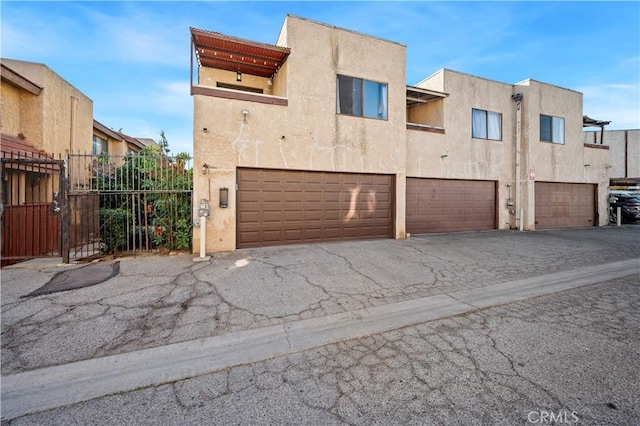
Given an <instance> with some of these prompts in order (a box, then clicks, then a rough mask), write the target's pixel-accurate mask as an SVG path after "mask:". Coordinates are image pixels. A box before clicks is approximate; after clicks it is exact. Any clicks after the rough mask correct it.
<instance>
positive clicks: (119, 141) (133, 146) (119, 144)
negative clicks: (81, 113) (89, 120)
mask: <svg viewBox="0 0 640 426" xmlns="http://www.w3.org/2000/svg"><path fill="white" fill-rule="evenodd" d="M149 145H155V146H157V145H158V143H157V142H156V141H154V140H153V139H151V138H134V137H132V136H129V135H126V134H124V133H122V132H121V131H119V130H118V131H115V130H112V129H109V128H108V127H107V126H105V125H104V124H102V123H100V122H99V121H96V120H93V149H92V151H91V154H92V155H100V154H101V153H107V154H109V155H111V156H122V155H126V154H131V153H135V152H140V151H141V150H143V149H144V148H145V147H147V146H149Z"/></svg>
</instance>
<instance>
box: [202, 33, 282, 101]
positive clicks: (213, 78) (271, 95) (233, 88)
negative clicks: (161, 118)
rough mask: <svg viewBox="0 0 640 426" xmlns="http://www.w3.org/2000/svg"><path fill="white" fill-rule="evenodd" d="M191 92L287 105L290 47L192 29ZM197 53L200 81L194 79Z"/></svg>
mask: <svg viewBox="0 0 640 426" xmlns="http://www.w3.org/2000/svg"><path fill="white" fill-rule="evenodd" d="M191 46H192V49H191V94H192V95H194V94H196V95H204V96H213V97H219V98H225V99H239V100H243V101H249V102H258V103H265V104H271V105H285V106H286V105H287V104H288V100H287V98H286V60H287V57H288V56H289V53H290V49H288V48H286V47H280V46H274V45H269V44H264V43H259V42H255V41H249V40H244V39H240V38H236V37H231V36H227V35H223V34H220V33H215V32H210V31H204V30H198V29H195V28H191ZM194 56H195V59H196V61H197V65H198V76H197V78H198V83H197V84H194V82H193V68H194Z"/></svg>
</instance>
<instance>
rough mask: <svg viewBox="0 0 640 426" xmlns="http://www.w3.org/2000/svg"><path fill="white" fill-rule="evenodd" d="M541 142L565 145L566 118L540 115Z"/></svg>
mask: <svg viewBox="0 0 640 426" xmlns="http://www.w3.org/2000/svg"><path fill="white" fill-rule="evenodd" d="M540 140H541V141H543V142H552V143H558V144H564V118H560V117H552V116H550V115H540Z"/></svg>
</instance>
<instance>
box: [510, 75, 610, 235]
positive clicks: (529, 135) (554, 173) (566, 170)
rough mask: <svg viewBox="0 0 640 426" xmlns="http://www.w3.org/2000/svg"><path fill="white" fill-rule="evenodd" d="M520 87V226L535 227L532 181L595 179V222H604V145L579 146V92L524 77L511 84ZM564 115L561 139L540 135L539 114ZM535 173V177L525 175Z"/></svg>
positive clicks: (606, 160)
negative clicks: (551, 140) (557, 141)
mask: <svg viewBox="0 0 640 426" xmlns="http://www.w3.org/2000/svg"><path fill="white" fill-rule="evenodd" d="M516 90H517V91H519V92H521V93H523V95H524V98H523V129H524V131H523V138H522V139H523V142H522V152H523V159H522V161H523V167H522V172H523V176H522V179H523V183H524V185H523V197H524V200H525V201H524V208H525V214H524V227H525V229H535V182H536V181H543V182H566V183H592V184H597V185H598V214H599V223H598V224H599V225H605V224H607V223H608V213H607V209H608V204H607V202H606V200H607V188H608V185H609V169H608V168H607V167H606V166H607V165H608V164H609V150H606V149H597V148H589V147H585V146H584V135H583V132H582V119H583V115H582V105H583V104H582V93H579V92H575V91H572V90H569V89H564V88H561V87H557V86H553V85H550V84H546V83H541V82H538V81H535V80H526V81H523V82H521V83H518V84H517V85H516ZM541 114H544V115H550V116H554V117H563V118H564V120H565V123H564V125H565V143H564V144H554V143H549V142H542V141H540V115H541ZM532 171H533V173H534V175H535V179H531V178H530V177H529V175H531V173H532Z"/></svg>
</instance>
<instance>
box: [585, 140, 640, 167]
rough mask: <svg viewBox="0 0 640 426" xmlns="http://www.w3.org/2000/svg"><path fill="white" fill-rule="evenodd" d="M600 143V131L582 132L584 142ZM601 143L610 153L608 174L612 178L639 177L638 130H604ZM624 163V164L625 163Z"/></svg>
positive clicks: (639, 151)
mask: <svg viewBox="0 0 640 426" xmlns="http://www.w3.org/2000/svg"><path fill="white" fill-rule="evenodd" d="M594 136H595V138H596V139H595V141H597V143H598V144H599V143H600V131H586V132H584V141H585V143H591V144H592V143H594ZM603 144H604V145H606V146H608V147H609V152H610V155H611V158H610V165H611V168H610V170H609V175H610V177H612V178H625V177H631V178H637V177H640V130H639V129H632V130H605V132H604V139H603ZM625 163H626V164H625Z"/></svg>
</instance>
